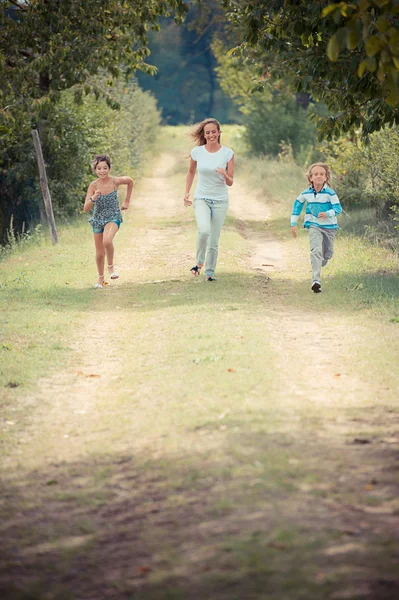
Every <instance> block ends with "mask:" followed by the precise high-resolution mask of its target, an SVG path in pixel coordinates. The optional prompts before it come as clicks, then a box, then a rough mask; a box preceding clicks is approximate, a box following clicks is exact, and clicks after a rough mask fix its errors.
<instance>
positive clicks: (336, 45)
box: [327, 27, 348, 62]
mask: <svg viewBox="0 0 399 600" xmlns="http://www.w3.org/2000/svg"><path fill="white" fill-rule="evenodd" d="M347 34H348V30H347V28H346V27H341V28H340V29H338V31H337V32H336V33H335V34H334V35H333V36H332V38H330V40H329V42H328V46H327V56H328V58H329V59H330V60H331V61H332V62H335V61H336V60H338V56H339V53H340V50H342V49H343V48H344V46H345V42H346V36H347Z"/></svg>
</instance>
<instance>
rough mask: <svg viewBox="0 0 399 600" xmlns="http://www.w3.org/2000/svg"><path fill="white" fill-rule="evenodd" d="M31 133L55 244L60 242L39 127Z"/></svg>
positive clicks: (48, 220) (52, 238)
mask: <svg viewBox="0 0 399 600" xmlns="http://www.w3.org/2000/svg"><path fill="white" fill-rule="evenodd" d="M31 133H32V137H33V143H34V145H35V152H36V159H37V164H38V166H39V174H40V187H41V188H42V195H43V201H44V206H45V208H46V216H47V222H48V224H49V227H50V232H51V240H52V242H53V244H56V243H57V242H58V236H57V229H56V227H55V220H54V213H53V206H52V204H51V196H50V190H49V187H48V183H47V175H46V167H45V164H44V160H43V152H42V145H41V143H40V137H39V132H38V131H37V129H32V131H31Z"/></svg>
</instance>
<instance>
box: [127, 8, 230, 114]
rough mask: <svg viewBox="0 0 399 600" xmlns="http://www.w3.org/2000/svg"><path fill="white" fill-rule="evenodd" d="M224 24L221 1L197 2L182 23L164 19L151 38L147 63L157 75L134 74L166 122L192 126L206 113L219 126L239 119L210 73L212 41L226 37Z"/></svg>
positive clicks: (211, 66)
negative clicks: (155, 70)
mask: <svg viewBox="0 0 399 600" xmlns="http://www.w3.org/2000/svg"><path fill="white" fill-rule="evenodd" d="M226 25H227V21H226V18H225V13H224V10H223V8H222V6H221V4H220V2H218V1H217V0H201V2H199V3H193V4H192V5H191V7H190V11H189V12H188V14H187V16H186V18H185V20H184V22H183V23H182V24H181V25H179V26H178V25H176V23H175V22H174V21H173V20H172V19H163V20H162V21H161V28H160V31H159V32H154V33H153V34H152V35H151V36H150V49H151V55H150V57H149V62H151V64H153V65H155V66H156V68H157V73H156V75H155V76H154V77H152V76H151V75H148V74H146V73H144V72H142V73H139V74H138V80H139V83H140V85H141V86H142V87H143V88H144V89H146V90H150V91H151V92H152V93H153V94H154V95H155V96H156V98H157V100H158V102H159V105H160V108H161V110H162V116H163V121H164V122H165V123H169V124H171V125H177V124H179V123H192V122H194V121H199V120H201V119H203V118H204V117H205V116H208V115H212V116H214V117H216V118H218V119H219V120H221V121H223V122H224V123H226V122H235V121H237V120H240V114H239V112H238V111H237V109H236V108H235V107H234V105H233V103H232V101H231V99H230V97H229V96H228V95H227V94H226V93H224V91H223V90H222V89H221V87H220V85H219V82H218V79H217V77H216V73H215V67H216V65H217V61H216V58H215V56H214V52H213V51H212V43H213V41H214V39H215V38H216V39H219V40H220V39H226V36H227V34H226Z"/></svg>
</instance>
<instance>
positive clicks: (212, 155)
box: [184, 118, 234, 281]
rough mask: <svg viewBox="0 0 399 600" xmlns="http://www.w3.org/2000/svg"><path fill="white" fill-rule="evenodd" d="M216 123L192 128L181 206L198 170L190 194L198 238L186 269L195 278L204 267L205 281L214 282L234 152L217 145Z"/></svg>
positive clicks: (187, 198) (187, 203)
mask: <svg viewBox="0 0 399 600" xmlns="http://www.w3.org/2000/svg"><path fill="white" fill-rule="evenodd" d="M221 133H222V132H221V131H220V123H219V122H218V121H217V120H216V119H212V118H210V119H205V120H204V121H202V122H201V123H198V124H197V125H195V126H194V129H193V131H192V134H191V135H192V137H193V138H194V139H195V140H196V142H197V146H196V147H195V148H193V149H192V151H191V158H190V166H189V168H188V173H187V178H186V193H185V195H184V205H185V206H191V205H192V201H191V200H190V189H191V186H192V183H193V180H194V177H195V172H196V170H197V168H198V182H197V187H196V189H195V192H194V212H195V218H196V221H197V227H198V235H197V247H196V264H195V265H194V267H192V268H191V269H190V271H191V273H192V274H193V275H194V276H195V277H198V275H199V274H200V273H201V269H202V267H203V265H204V262H205V258H206V264H205V276H206V280H207V281H215V277H214V274H215V269H216V262H217V257H218V247H219V237H220V232H221V230H222V227H223V223H224V220H225V218H226V214H227V209H228V188H227V186H229V187H230V186H232V185H233V177H234V152H233V150H232V149H231V148H226V147H225V146H222V145H221V143H220V134H221Z"/></svg>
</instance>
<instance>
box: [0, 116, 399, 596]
mask: <svg viewBox="0 0 399 600" xmlns="http://www.w3.org/2000/svg"><path fill="white" fill-rule="evenodd" d="M228 132H229V131H228V129H226V133H228ZM183 133H184V131H183V128H182V129H177V130H175V129H173V130H170V129H166V130H165V134H166V135H165V138H164V140H160V142H159V144H160V150H162V148H163V149H164V151H169V150H170V145H171V144H172V147H173V148H174V143H176V146H178V145H179V144H180V141H179V140H180V138H181V136H182V134H183ZM172 134H173V135H174V136H175V138H173V135H172ZM171 140H172V142H171ZM174 140H175V141H174ZM163 144H164V146H163ZM179 148H180V146H179ZM176 151H177V152H179V153H180V152H181V154H184V152H185V150H184V149H183V150H180V149H179V150H177V149H176ZM179 156H180V154H179ZM239 168H240V169H241V175H240V177H241V178H242V179H244V177H245V176H246V175H245V174H246V173H248V178H249V180H250V181H251V187H249V189H250V190H251V193H255V190H254V184H253V179H252V177H253V175H254V173H256V174H257V177H258V179H257V182H259V188H258V189H257V191H256V193H257V197H258V199H262V198H264V199H265V201H266V202H267V203H268V206H270V211H271V216H270V219H269V221H268V224H267V223H262V222H258V221H254V222H252V223H246V224H245V227H247V231H248V232H249V233H251V232H256V233H257V234H265V235H267V233H268V232H269V231H270V229H272V231H273V235H274V236H276V237H278V239H279V241H280V244H281V245H282V247H283V248H284V251H285V252H286V255H287V257H288V258H287V263H288V264H287V267H286V268H285V269H284V271H282V272H278V271H276V272H274V273H273V274H272V276H271V280H270V281H266V279H265V277H264V275H263V274H258V273H256V272H253V271H251V270H249V269H248V267H247V260H248V253H249V250H248V241H247V240H246V239H245V238H244V237H243V236H242V235H241V233H242V231H241V229H240V227H241V224H240V223H238V222H237V220H236V219H235V218H234V217H233V216H232V215H231V216H230V217H229V219H228V222H227V223H226V227H225V228H224V231H223V237H222V251H221V254H220V257H219V269H220V279H219V281H218V282H217V284H218V285H216V286H214V287H210V286H209V284H207V283H206V282H205V281H203V280H195V279H194V278H191V279H190V278H187V277H186V271H187V265H191V259H192V249H193V247H194V242H195V228H194V224H193V218H192V214H190V213H189V212H188V211H185V210H184V209H183V208H182V207H181V208H176V209H174V210H173V211H171V212H170V214H169V216H165V217H162V218H161V217H158V216H157V214H156V213H154V216H153V218H152V219H151V220H150V221H149V220H148V219H147V218H146V216H145V211H144V208H143V206H141V205H140V203H139V202H138V201H136V202H135V201H133V207H132V208H133V210H132V212H131V214H130V215H129V216H128V219H127V222H126V223H125V224H124V226H123V227H122V228H121V231H120V233H119V234H118V238H117V242H116V244H117V255H118V260H120V261H122V262H123V264H124V266H125V273H126V276H125V277H124V278H121V280H120V281H119V282H117V284H116V285H115V286H111V285H110V286H109V287H108V288H107V289H106V290H104V293H103V292H100V293H98V292H96V291H95V290H93V289H92V288H91V287H90V286H91V285H92V283H94V281H95V264H94V256H93V254H94V252H93V242H92V236H91V233H90V230H89V228H88V226H87V225H86V223H81V224H75V225H74V226H71V227H68V228H61V229H60V243H59V244H58V245H57V246H51V245H49V244H43V245H41V246H40V247H37V248H30V249H29V250H26V251H24V252H22V253H18V252H14V253H13V254H12V255H11V256H10V258H9V259H8V260H7V261H5V262H4V263H1V264H0V281H2V282H3V285H2V288H1V301H2V303H3V304H2V309H3V310H2V311H1V313H0V319H2V321H1V325H2V332H4V338H2V340H1V343H2V344H3V350H2V352H3V355H4V357H5V360H4V363H3V365H2V368H3V374H2V378H3V379H2V380H1V381H2V384H3V387H2V388H1V389H2V393H3V406H2V408H3V415H4V421H3V424H2V430H1V439H0V441H1V444H2V446H1V447H2V450H3V456H4V461H3V466H2V475H3V480H2V482H0V489H1V497H2V498H1V499H2V502H1V504H0V522H1V523H2V525H1V534H2V545H3V556H4V557H5V558H2V557H0V571H3V573H5V575H4V576H2V578H1V579H0V581H1V584H0V590H1V591H3V594H4V595H5V597H7V598H8V599H9V600H22V599H25V598H27V597H31V598H33V599H37V600H38V599H39V598H40V599H46V600H63V598H68V599H69V598H71V597H74V595H75V596H76V597H79V598H82V599H83V598H86V597H92V598H98V599H102V598H105V597H112V596H113V597H117V598H119V599H121V600H130V599H131V598H134V599H135V600H137V598H140V599H141V600H157V599H159V600H161V599H162V600H165V599H166V598H169V599H171V600H179V599H184V600H198V599H199V598H212V600H243V599H245V600H255V599H256V600H259V599H263V598H264V599H265V600H266V599H267V600H277V599H278V600H282V599H283V600H300V599H302V598H303V599H304V600H305V599H306V600H320V599H323V600H324V598H331V599H333V598H340V597H341V598H344V597H346V598H350V599H351V600H356V599H357V598H359V600H360V598H363V599H364V597H367V596H368V597H372V598H373V600H388V598H389V597H395V591H396V590H397V579H396V575H395V567H396V564H397V561H396V558H397V557H396V556H395V552H396V551H395V538H396V534H395V527H396V524H395V518H396V515H395V510H396V511H397V504H396V500H395V484H394V477H395V474H396V466H395V462H394V459H395V449H396V447H397V446H396V445H395V442H394V441H392V440H394V439H395V433H394V426H395V423H396V421H397V417H398V408H397V385H398V376H397V369H396V368H395V365H396V362H395V360H396V358H395V357H396V356H397V351H398V342H397V341H396V340H397V336H396V329H397V324H396V323H394V322H391V321H389V319H388V317H391V316H392V315H393V314H397V313H396V312H395V299H396V298H397V287H396V286H397V283H396V282H395V281H394V278H392V280H391V275H390V270H391V269H394V265H395V262H394V260H395V257H394V255H393V254H392V253H389V252H387V251H386V250H381V249H380V248H377V247H375V246H374V245H371V244H370V243H369V242H368V241H367V240H364V239H363V238H357V237H355V236H354V235H353V233H351V234H350V235H349V234H348V235H346V233H345V231H343V232H341V235H340V237H339V239H338V242H337V251H336V256H335V258H334V261H333V262H332V264H331V266H330V267H329V268H328V271H326V275H327V277H326V288H327V289H328V293H326V294H325V295H320V296H321V297H315V296H314V295H311V294H309V289H308V287H309V282H308V275H309V273H308V249H307V238H306V235H305V234H304V235H300V236H299V239H298V241H297V242H294V241H293V240H292V239H291V237H290V230H289V226H288V219H289V213H290V208H291V205H292V194H293V193H294V188H296V187H297V186H299V183H300V180H301V179H302V173H301V172H299V171H295V173H296V175H295V177H294V175H293V176H292V178H291V179H289V181H286V178H285V176H284V173H285V172H286V169H287V167H286V165H283V164H281V163H265V161H259V162H256V163H251V169H253V170H251V171H249V170H247V168H248V169H249V166H248V165H247V164H246V162H245V161H244V160H242V163H241V166H240V167H239ZM262 168H264V169H265V170H264V171H261V169H262ZM183 178H184V175H183V170H182V169H180V167H179V169H174V170H173V175H172V176H171V177H168V178H165V181H164V182H163V188H162V194H163V193H164V192H165V190H166V189H168V194H172V195H173V194H175V190H179V189H182V181H183ZM263 181H266V183H268V185H265V187H264V189H262V188H261V185H262V182H263ZM168 182H170V183H168ZM278 184H279V185H278ZM142 185H144V184H142ZM168 185H169V186H170V187H169V188H168V187H167V186H168ZM257 185H258V184H257ZM302 185H303V184H302V183H301V187H302ZM274 186H276V187H274ZM301 187H300V188H299V189H301ZM262 190H263V191H262ZM271 190H272V192H271ZM276 190H277V191H278V194H277V191H276ZM165 193H166V192H165ZM271 193H272V195H273V201H270V194H271ZM277 196H278V197H277ZM144 197H146V198H147V196H144ZM150 200H151V201H153V202H155V203H156V202H157V198H154V197H151V198H150ZM248 201H249V200H248ZM129 219H130V223H129ZM125 225H126V226H125ZM381 261H383V263H384V269H386V270H387V271H388V272H382V271H381ZM129 269H130V270H129ZM388 283H389V285H388ZM360 285H362V286H363V287H360ZM366 299H367V300H369V301H371V300H372V301H373V304H371V305H370V304H366V303H365V302H364V301H365V300H366ZM295 319H301V320H303V321H304V328H303V329H301V328H298V327H297V328H296V329H295ZM319 323H321V324H323V326H325V331H326V330H327V334H326V335H327V341H326V340H324V336H320V335H319V329H318V324H319ZM312 325H314V329H313V330H312V329H311V326H312ZM315 332H316V333H315ZM347 332H350V335H348V333H347ZM328 335H330V336H334V339H335V338H336V337H337V336H338V337H339V336H341V337H342V347H340V349H339V350H338V352H340V354H341V355H340V356H339V357H337V356H335V354H334V356H331V359H330V361H329V357H328V353H329V352H330V345H329V343H328ZM297 338H299V339H297ZM80 346H82V347H80ZM331 346H333V348H332V349H331V352H333V351H334V353H337V348H336V347H335V345H334V344H333V343H332V344H331ZM314 350H316V351H318V355H317V361H315V354H314V353H312V352H313V351H314ZM82 352H84V353H85V355H84V356H83V357H82ZM325 354H326V355H327V356H325ZM79 359H81V360H82V365H79ZM322 359H323V360H325V369H324V371H319V370H317V368H318V366H319V365H318V364H316V363H318V362H319V360H322ZM337 365H339V367H338V366H337ZM312 367H313V370H312ZM337 368H339V369H342V371H340V372H339V373H337V372H336V369H337ZM48 373H50V374H52V375H53V377H51V378H50V379H49V380H48V381H47V382H46V386H49V388H48V389H47V388H46V387H44V388H43V386H39V387H38V388H36V389H35V386H36V385H37V380H38V378H39V377H40V376H41V375H43V374H48ZM314 373H316V375H315V377H316V381H313V380H312V376H313V375H314ZM320 373H321V374H322V375H323V377H324V380H323V389H325V394H324V395H323V394H320V389H319V388H320V385H319V384H320V381H321V380H320V381H319V379H318V377H319V376H320ZM90 375H95V377H90ZM365 378H366V381H367V386H363V385H360V384H359V389H357V388H356V385H357V383H358V380H359V379H365ZM14 379H15V383H17V384H18V385H17V387H15V388H12V387H4V386H7V384H8V383H10V382H11V381H13V380H14ZM46 389H47V391H46ZM7 421H8V423H7ZM10 422H11V423H12V424H10ZM364 438H367V441H368V442H369V443H367V444H360V443H355V442H354V440H355V439H364ZM389 439H390V440H391V441H388V440H389ZM367 511H371V512H367ZM373 511H374V512H373ZM384 511H385V512H384ZM15 540H18V543H17V544H16V541H15ZM1 567H5V568H3V569H2V568H1ZM395 586H396V587H395ZM345 594H346V595H345Z"/></svg>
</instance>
